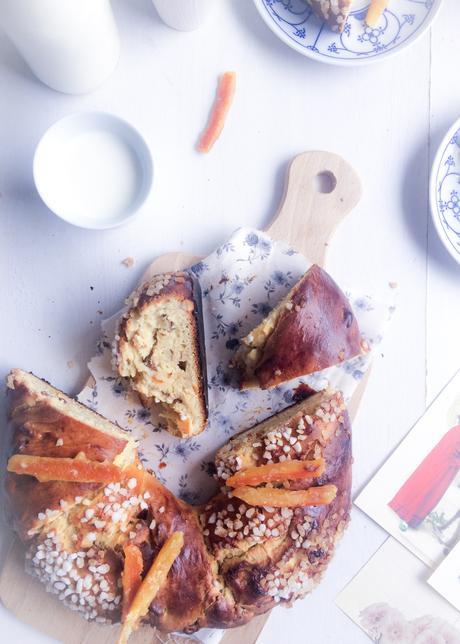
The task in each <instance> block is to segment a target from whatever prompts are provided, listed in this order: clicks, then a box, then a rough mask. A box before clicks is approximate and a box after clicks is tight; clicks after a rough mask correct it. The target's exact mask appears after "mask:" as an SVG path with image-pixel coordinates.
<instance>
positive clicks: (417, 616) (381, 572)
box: [336, 537, 460, 644]
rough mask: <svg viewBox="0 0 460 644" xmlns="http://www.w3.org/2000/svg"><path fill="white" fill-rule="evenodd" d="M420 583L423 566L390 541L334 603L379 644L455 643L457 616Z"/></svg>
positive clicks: (459, 634) (458, 643)
mask: <svg viewBox="0 0 460 644" xmlns="http://www.w3.org/2000/svg"><path fill="white" fill-rule="evenodd" d="M425 579H426V567H425V566H424V564H423V563H422V562H421V561H420V560H419V559H418V558H417V557H415V556H414V555H412V554H410V553H409V552H408V551H407V549H406V548H404V547H403V546H401V545H400V544H399V543H398V542H397V541H396V540H395V539H393V538H391V537H390V538H389V539H388V540H387V541H386V542H385V543H384V544H383V546H382V547H381V548H380V549H379V550H378V551H377V553H376V554H375V555H374V556H373V557H372V559H370V561H368V563H367V564H366V565H365V566H364V567H363V568H362V569H361V570H360V571H359V573H358V574H357V575H356V577H355V578H354V579H353V580H352V581H351V582H350V583H349V584H348V586H347V587H346V588H345V589H344V590H343V591H342V592H341V593H340V595H339V596H338V597H337V599H336V604H337V605H338V606H339V608H341V610H343V612H344V613H345V614H346V615H348V617H350V619H352V620H353V621H354V622H355V623H356V624H357V625H358V626H359V627H360V628H362V629H363V631H365V632H366V633H367V635H369V637H370V638H371V639H372V641H374V642H378V643H379V644H460V613H458V611H456V610H455V609H454V608H453V607H452V606H451V605H450V604H449V603H448V602H447V601H446V600H445V599H443V598H442V597H441V596H440V595H439V594H438V593H436V592H435V591H434V590H433V589H432V588H431V587H430V586H429V585H428V584H427V583H426V581H425Z"/></svg>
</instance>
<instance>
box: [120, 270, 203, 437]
mask: <svg viewBox="0 0 460 644" xmlns="http://www.w3.org/2000/svg"><path fill="white" fill-rule="evenodd" d="M114 360H115V367H116V369H117V371H118V373H119V375H120V376H122V377H123V378H127V379H128V381H129V384H130V386H131V388H132V389H133V390H134V391H136V392H137V394H138V396H139V398H140V400H141V402H142V404H143V405H144V407H146V408H148V409H150V410H151V411H152V412H153V413H154V414H156V415H157V416H158V419H159V421H160V423H162V424H163V425H165V426H166V429H167V430H168V431H169V432H170V433H171V434H174V435H176V436H179V437H183V438H188V437H190V436H194V435H196V434H199V433H200V432H202V431H203V430H204V428H205V426H206V421H207V401H206V375H205V373H206V359H205V349H204V333H203V323H202V314H201V293H200V289H199V284H198V281H197V280H196V278H195V277H194V276H192V275H190V274H189V273H186V272H176V273H165V274H160V275H155V276H154V277H152V278H151V279H150V280H149V281H148V282H146V283H145V284H143V285H142V286H141V287H140V288H139V289H138V290H137V291H135V292H134V293H133V294H132V295H131V296H130V298H128V309H127V311H126V313H125V314H124V315H123V316H122V318H121V321H120V325H119V330H118V334H117V336H116V338H115V343H114Z"/></svg>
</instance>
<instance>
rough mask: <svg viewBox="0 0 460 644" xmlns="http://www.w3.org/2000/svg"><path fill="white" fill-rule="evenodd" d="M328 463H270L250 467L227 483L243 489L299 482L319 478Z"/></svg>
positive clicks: (322, 461) (320, 460)
mask: <svg viewBox="0 0 460 644" xmlns="http://www.w3.org/2000/svg"><path fill="white" fill-rule="evenodd" d="M325 469H326V463H325V461H324V458H317V459H314V460H310V461H297V460H296V461H284V462H283V463H268V464H267V465H259V466H254V467H248V468H247V469H245V470H241V471H240V472H237V473H236V474H234V475H233V476H231V477H230V478H229V479H227V480H226V481H225V483H226V485H229V486H230V487H241V486H245V485H259V484H260V483H272V482H281V481H298V480H303V479H310V478H317V477H318V476H321V474H323V473H324V470H325Z"/></svg>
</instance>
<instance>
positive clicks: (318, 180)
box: [315, 170, 337, 194]
mask: <svg viewBox="0 0 460 644" xmlns="http://www.w3.org/2000/svg"><path fill="white" fill-rule="evenodd" d="M315 185H316V189H317V191H318V192H322V193H324V194H329V193H330V192H332V191H333V190H334V189H335V187H336V185H337V179H336V178H335V176H334V175H333V174H332V172H329V171H328V170H325V171H324V172H318V174H317V175H316V177H315Z"/></svg>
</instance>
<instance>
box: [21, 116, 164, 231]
mask: <svg viewBox="0 0 460 644" xmlns="http://www.w3.org/2000/svg"><path fill="white" fill-rule="evenodd" d="M33 176H34V181H35V185H36V187H37V190H38V193H39V195H40V197H41V198H42V199H43V201H44V202H45V204H46V205H47V206H48V208H49V209H50V210H52V211H53V212H54V213H55V214H56V215H58V216H59V217H61V219H64V220H65V221H67V222H69V223H71V224H73V225H75V226H80V227H82V228H92V229H104V228H114V227H115V226H120V225H121V224H123V223H126V222H127V221H130V220H131V219H132V218H133V217H134V216H135V215H136V214H137V212H138V211H139V208H140V207H141V206H142V204H143V203H144V201H145V200H146V198H147V196H148V194H149V192H150V189H151V186H152V182H153V162H152V157H151V154H150V151H149V148H148V146H147V144H146V142H145V141H144V139H143V138H142V136H141V135H140V134H139V132H138V131H137V130H136V129H135V128H134V127H133V126H132V125H130V124H129V123H127V122H126V121H124V120H123V119H121V118H119V117H118V116H115V115H113V114H108V113H105V112H82V113H77V114H71V115H70V116H66V117H64V118H63V119H61V120H59V121H57V122H56V123H54V125H52V126H51V127H50V128H49V129H48V130H47V131H46V132H45V134H44V135H43V137H42V139H41V140H40V142H39V144H38V146H37V149H36V151H35V155H34V161H33Z"/></svg>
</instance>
